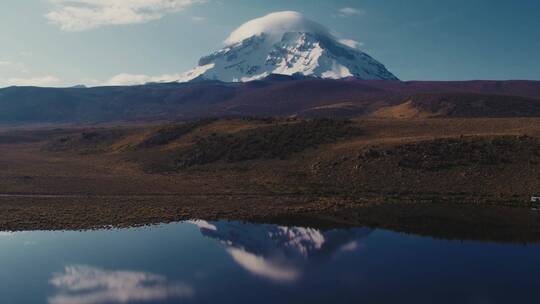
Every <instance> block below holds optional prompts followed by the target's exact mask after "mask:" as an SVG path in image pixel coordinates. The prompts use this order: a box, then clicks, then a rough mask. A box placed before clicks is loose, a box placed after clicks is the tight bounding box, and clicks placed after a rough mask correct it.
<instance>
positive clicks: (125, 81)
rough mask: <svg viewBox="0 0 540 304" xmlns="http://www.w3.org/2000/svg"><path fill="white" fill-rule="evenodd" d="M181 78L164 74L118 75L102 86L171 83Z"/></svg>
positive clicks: (179, 75) (176, 75)
mask: <svg viewBox="0 0 540 304" xmlns="http://www.w3.org/2000/svg"><path fill="white" fill-rule="evenodd" d="M181 77H182V75H181V74H164V75H160V76H149V75H144V74H127V73H123V74H118V75H116V76H114V77H112V78H111V79H109V80H108V81H107V82H105V83H104V85H139V84H145V83H149V82H173V81H177V80H179V79H180V78H181Z"/></svg>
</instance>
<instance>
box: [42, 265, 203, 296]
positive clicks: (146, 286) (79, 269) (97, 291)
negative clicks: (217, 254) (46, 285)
mask: <svg viewBox="0 0 540 304" xmlns="http://www.w3.org/2000/svg"><path fill="white" fill-rule="evenodd" d="M50 283H51V284H52V285H53V286H54V287H56V288H57V289H59V293H58V294H57V295H55V296H53V297H51V298H49V304H101V303H129V302H135V301H136V302H153V301H163V300H166V299H170V298H186V297H192V296H193V294H194V291H193V289H192V288H191V287H190V286H188V285H186V284H184V283H180V282H171V283H170V282H168V281H167V278H166V277H164V276H160V275H155V274H151V273H145V272H134V271H110V270H104V269H99V268H95V267H89V266H83V265H74V266H67V267H65V269H64V272H62V273H56V274H54V275H53V277H52V279H51V280H50Z"/></svg>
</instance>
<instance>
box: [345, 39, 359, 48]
mask: <svg viewBox="0 0 540 304" xmlns="http://www.w3.org/2000/svg"><path fill="white" fill-rule="evenodd" d="M339 42H340V43H341V44H344V45H346V46H348V47H350V48H353V49H359V48H360V47H361V46H362V45H364V44H363V43H362V42H358V41H356V40H352V39H340V40H339Z"/></svg>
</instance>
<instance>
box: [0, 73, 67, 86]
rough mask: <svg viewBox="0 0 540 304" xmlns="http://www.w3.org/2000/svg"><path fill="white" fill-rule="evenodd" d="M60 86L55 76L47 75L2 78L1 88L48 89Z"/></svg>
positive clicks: (0, 80) (0, 81)
mask: <svg viewBox="0 0 540 304" xmlns="http://www.w3.org/2000/svg"><path fill="white" fill-rule="evenodd" d="M58 84H60V79H58V78H57V77H55V76H52V75H47V76H41V77H30V78H0V87H9V86H38V87H47V86H54V85H58Z"/></svg>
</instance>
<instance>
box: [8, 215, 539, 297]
mask: <svg viewBox="0 0 540 304" xmlns="http://www.w3.org/2000/svg"><path fill="white" fill-rule="evenodd" d="M539 257H540V246H539V245H536V244H528V245H524V244H508V243H507V244H502V243H490V242H479V241H449V240H441V239H434V238H431V237H425V236H416V235H408V234H403V233H396V232H391V231H386V230H377V229H370V228H362V227H359V228H351V229H332V230H318V229H313V228H304V227H292V226H291V227H286V226H279V225H267V224H250V223H240V222H206V221H202V220H198V221H190V222H182V223H175V224H167V225H160V226H153V227H145V228H133V229H125V230H98V231H83V232H17V233H10V232H0V282H2V284H0V303H49V304H97V303H301V302H303V303H531V302H534V301H537V298H538V292H537V290H538V280H539V278H540V261H539Z"/></svg>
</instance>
